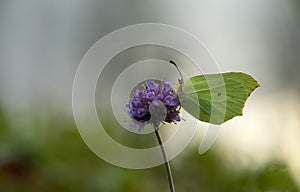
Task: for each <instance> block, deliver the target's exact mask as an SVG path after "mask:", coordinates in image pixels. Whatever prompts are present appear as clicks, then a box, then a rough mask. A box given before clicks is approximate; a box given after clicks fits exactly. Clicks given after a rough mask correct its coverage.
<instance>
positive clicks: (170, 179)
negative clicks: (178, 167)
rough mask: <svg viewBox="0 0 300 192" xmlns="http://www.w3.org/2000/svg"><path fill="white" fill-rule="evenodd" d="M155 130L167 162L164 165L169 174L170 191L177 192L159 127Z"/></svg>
mask: <svg viewBox="0 0 300 192" xmlns="http://www.w3.org/2000/svg"><path fill="white" fill-rule="evenodd" d="M154 130H155V135H156V138H157V141H158V143H159V145H160V149H161V152H162V155H163V159H164V162H165V163H164V164H165V168H166V172H167V177H168V182H169V187H170V191H171V192H175V188H174V182H173V177H172V173H171V167H170V164H169V161H168V157H167V153H166V149H165V147H164V145H163V143H162V140H161V137H160V134H159V132H158V127H154Z"/></svg>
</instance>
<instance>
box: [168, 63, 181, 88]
mask: <svg viewBox="0 0 300 192" xmlns="http://www.w3.org/2000/svg"><path fill="white" fill-rule="evenodd" d="M170 63H171V64H173V65H174V66H175V67H176V69H177V71H178V73H179V75H180V79H178V81H179V83H180V84H183V77H182V74H181V71H180V70H179V68H178V66H177V65H176V63H175V62H174V61H172V60H171V61H170Z"/></svg>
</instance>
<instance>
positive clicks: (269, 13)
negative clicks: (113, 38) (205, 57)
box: [0, 0, 300, 192]
mask: <svg viewBox="0 0 300 192" xmlns="http://www.w3.org/2000/svg"><path fill="white" fill-rule="evenodd" d="M145 22H155V23H165V24H170V25H175V26H178V27H181V28H183V29H185V30H187V31H189V32H191V33H193V34H194V35H196V36H197V37H198V38H199V39H201V40H202V41H203V42H204V43H205V44H206V45H207V47H209V48H210V50H211V51H212V52H213V54H214V56H215V57H216V59H217V60H218V63H219V65H220V68H221V71H224V72H225V71H243V72H246V73H249V74H251V75H252V76H254V77H255V78H256V79H257V80H258V81H259V82H260V84H261V88H260V89H258V90H257V91H256V92H255V93H254V94H253V95H252V96H251V97H250V99H249V101H248V102H247V104H246V108H245V109H244V116H242V117H237V118H234V119H233V120H231V121H229V122H227V123H225V124H224V126H223V128H222V131H221V133H220V135H219V138H218V140H217V142H216V144H215V145H214V146H213V147H212V148H211V149H210V150H209V151H208V152H207V153H205V154H204V155H199V154H198V152H197V150H198V146H199V142H200V140H199V139H201V136H202V135H201V133H200V134H199V137H197V139H195V141H193V142H192V143H191V144H190V145H189V147H188V148H187V149H186V150H185V151H184V152H183V153H181V154H180V155H179V156H178V157H176V158H175V159H173V160H172V161H171V166H172V170H173V174H174V181H175V188H176V191H205V192H206V191H207V192H210V191H211V192H219V191H221V192H222V191H232V192H234V191H237V192H241V191H247V192H248V191H249V192H256V191H257V192H258V191H272V192H276V191H278V192H281V191H284V192H290V191H291V192H294V191H300V150H299V148H300V118H299V117H300V86H299V82H300V76H299V72H300V66H299V65H300V54H299V53H300V1H299V0H286V1H281V0H252V1H246V0H243V1H240V0H228V1H214V0H198V1H196V0H190V1H185V2H184V1H179V0H175V1H171V0H167V1H159V0H153V1H140V0H128V1H123V0H110V1H109V0H98V1H96V0H90V1H84V0H65V1H60V0H51V1H50V0H43V1H39V0H27V1H18V0H0V191H5V192H6V191H7V192H10V191H13V192H14V191H33V192H34V191H87V192H89V191H91V192H92V191H109V192H110V191H111V192H114V191H145V192H147V191H149V192H152V191H168V185H167V180H166V177H165V172H164V167H163V166H159V167H156V168H151V169H146V170H128V169H123V168H119V167H115V166H113V165H111V164H108V163H106V162H105V161H103V160H101V159H100V158H99V157H97V156H96V155H95V154H93V153H92V152H91V151H90V150H89V148H88V147H87V146H86V145H85V143H84V141H83V140H82V139H81V137H80V135H79V132H78V130H77V128H76V125H75V122H74V118H73V116H72V106H71V97H72V96H71V94H72V82H73V79H74V75H75V72H76V68H77V66H78V65H79V63H80V61H81V58H82V57H83V55H84V54H85V53H86V51H87V50H88V49H89V48H90V47H91V46H92V45H93V44H94V43H95V42H96V41H97V40H98V39H100V38H101V37H103V36H104V35H106V34H108V33H110V32H112V31H114V30H116V29H119V28H121V27H124V26H127V25H132V24H136V23H145ZM202 125H204V124H200V127H199V129H200V130H201V126H202ZM200 132H201V131H200ZM202 132H203V130H202ZM121 139H124V140H126V138H121ZM127 142H129V143H130V142H131V141H127ZM132 142H134V141H132Z"/></svg>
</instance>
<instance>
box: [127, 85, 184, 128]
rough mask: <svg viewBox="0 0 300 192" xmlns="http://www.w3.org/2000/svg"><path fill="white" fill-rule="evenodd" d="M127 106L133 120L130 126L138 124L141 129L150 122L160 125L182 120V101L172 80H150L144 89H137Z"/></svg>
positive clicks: (156, 125)
mask: <svg viewBox="0 0 300 192" xmlns="http://www.w3.org/2000/svg"><path fill="white" fill-rule="evenodd" d="M126 107H127V109H128V114H129V116H130V117H131V118H132V120H133V122H132V123H131V125H130V128H131V129H133V128H134V127H135V126H136V125H138V127H139V131H141V130H142V129H143V128H144V126H145V125H146V124H148V123H152V124H153V125H154V126H155V127H158V125H159V124H160V123H161V122H167V123H172V122H174V123H176V122H179V121H180V120H181V117H180V116H179V110H180V101H179V98H178V95H177V93H175V91H174V90H173V89H172V86H171V83H170V82H160V83H155V82H154V81H153V80H149V81H148V82H147V83H146V85H143V89H142V90H138V89H136V90H135V94H134V96H133V98H131V99H130V101H129V104H127V105H126Z"/></svg>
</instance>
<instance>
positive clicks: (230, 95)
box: [180, 72, 259, 124]
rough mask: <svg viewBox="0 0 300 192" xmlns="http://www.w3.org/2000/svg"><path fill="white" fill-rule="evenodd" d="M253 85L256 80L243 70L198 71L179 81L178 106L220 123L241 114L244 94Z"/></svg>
mask: <svg viewBox="0 0 300 192" xmlns="http://www.w3.org/2000/svg"><path fill="white" fill-rule="evenodd" d="M257 87H259V84H258V83H257V81H256V80H255V79H254V78H252V77H251V76H250V75H247V74H245V73H237V72H231V73H222V74H210V75H199V76H195V77H192V78H190V79H188V80H187V81H186V82H184V84H183V85H182V87H181V90H180V92H181V94H180V95H181V96H180V99H181V106H182V107H183V108H184V109H185V110H186V111H187V112H188V113H190V114H191V115H192V116H194V117H195V118H197V119H199V120H201V121H204V122H209V123H212V124H222V123H223V122H225V121H227V120H229V119H232V118H233V117H235V116H239V115H242V110H243V108H244V105H245V102H246V100H247V98H248V97H249V96H250V94H251V93H252V92H253V91H254V90H255V89H256V88H257Z"/></svg>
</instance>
